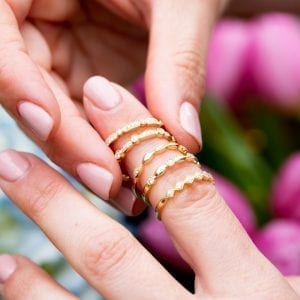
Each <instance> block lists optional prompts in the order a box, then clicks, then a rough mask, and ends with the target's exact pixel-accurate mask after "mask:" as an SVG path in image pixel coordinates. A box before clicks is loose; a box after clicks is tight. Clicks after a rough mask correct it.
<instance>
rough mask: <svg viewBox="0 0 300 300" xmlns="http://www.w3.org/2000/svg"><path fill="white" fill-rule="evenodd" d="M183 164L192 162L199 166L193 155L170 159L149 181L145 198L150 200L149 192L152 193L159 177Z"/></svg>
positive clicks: (144, 191)
mask: <svg viewBox="0 0 300 300" xmlns="http://www.w3.org/2000/svg"><path fill="white" fill-rule="evenodd" d="M183 162H192V163H194V164H199V162H198V160H197V158H196V157H195V156H194V155H193V154H191V153H187V154H186V155H180V156H177V157H175V158H173V159H169V160H168V161H167V163H165V164H164V165H161V166H160V167H158V168H157V169H156V171H155V172H154V174H153V175H152V176H151V177H149V178H148V179H147V181H146V184H145V186H144V188H143V195H144V197H145V198H146V199H147V198H148V194H149V192H150V191H151V189H152V188H153V186H154V185H155V184H156V182H157V179H158V178H159V177H161V176H163V175H164V174H165V173H166V172H167V170H168V169H170V168H172V167H173V166H175V165H176V164H179V163H183Z"/></svg>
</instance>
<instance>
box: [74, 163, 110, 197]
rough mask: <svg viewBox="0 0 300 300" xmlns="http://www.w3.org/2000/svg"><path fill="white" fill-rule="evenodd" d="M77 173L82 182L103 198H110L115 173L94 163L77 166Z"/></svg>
mask: <svg viewBox="0 0 300 300" xmlns="http://www.w3.org/2000/svg"><path fill="white" fill-rule="evenodd" d="M77 174H78V176H79V177H80V179H81V180H82V182H83V183H84V184H85V185H86V186H87V187H89V188H90V189H91V190H92V191H93V192H94V193H96V194H97V195H98V196H100V197H101V198H102V199H103V200H108V199H109V193H110V189H111V186H112V182H113V179H114V178H113V175H112V174H111V173H110V172H109V171H107V170H106V169H104V168H101V167H99V166H97V165H95V164H93V163H82V164H80V165H78V166H77Z"/></svg>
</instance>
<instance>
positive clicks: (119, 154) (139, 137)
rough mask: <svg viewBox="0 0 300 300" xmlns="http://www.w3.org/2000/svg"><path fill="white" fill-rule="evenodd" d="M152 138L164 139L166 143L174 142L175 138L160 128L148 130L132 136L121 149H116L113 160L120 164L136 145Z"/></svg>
mask: <svg viewBox="0 0 300 300" xmlns="http://www.w3.org/2000/svg"><path fill="white" fill-rule="evenodd" d="M154 137H158V138H164V139H167V140H168V141H170V142H171V141H172V142H175V138H174V137H173V136H172V135H171V134H170V133H168V132H167V131H165V130H164V129H162V128H156V129H148V130H145V131H143V132H141V133H139V134H134V135H132V136H131V138H130V140H129V141H128V142H126V143H125V144H124V145H123V146H122V148H121V149H118V150H117V151H116V152H115V158H116V160H117V161H118V162H120V161H121V160H122V159H123V158H124V157H125V155H126V154H127V153H128V152H129V151H130V150H131V149H132V148H133V147H134V146H136V145H138V144H140V143H141V142H143V141H145V140H147V139H150V138H154Z"/></svg>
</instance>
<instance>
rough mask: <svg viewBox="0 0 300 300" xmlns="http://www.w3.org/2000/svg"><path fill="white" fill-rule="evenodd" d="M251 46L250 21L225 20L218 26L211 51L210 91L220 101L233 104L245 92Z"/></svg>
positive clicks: (209, 53)
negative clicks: (242, 91)
mask: <svg viewBox="0 0 300 300" xmlns="http://www.w3.org/2000/svg"><path fill="white" fill-rule="evenodd" d="M250 47H251V35H250V31H249V25H248V24H247V22H244V21H239V20H234V19H232V20H230V19H224V20H223V21H220V22H219V23H218V24H217V26H216V28H215V30H214V33H213V35H212V38H211V41H210V45H209V51H208V63H207V90H208V92H209V93H210V94H213V95H215V96H217V99H218V100H226V101H232V99H233V98H235V97H236V95H237V94H239V92H240V91H241V90H242V89H243V87H244V85H245V84H244V83H245V81H247V80H246V78H247V76H248V75H247V73H248V65H249V63H248V60H249V54H250V52H249V49H250ZM244 79H245V80H244Z"/></svg>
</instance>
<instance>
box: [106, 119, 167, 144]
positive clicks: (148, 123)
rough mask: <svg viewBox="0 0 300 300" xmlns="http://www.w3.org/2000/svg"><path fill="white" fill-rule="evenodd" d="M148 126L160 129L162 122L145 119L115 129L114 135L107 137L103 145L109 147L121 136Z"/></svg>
mask: <svg viewBox="0 0 300 300" xmlns="http://www.w3.org/2000/svg"><path fill="white" fill-rule="evenodd" d="M148 126H155V127H162V126H163V122H162V121H159V120H157V119H155V118H151V117H149V118H146V119H143V120H139V121H133V122H131V123H128V124H126V125H125V126H123V127H122V128H119V129H117V130H116V131H115V132H114V133H112V134H111V135H109V136H108V137H107V139H106V140H105V143H106V145H107V146H110V145H111V144H112V143H114V142H115V141H116V140H117V139H118V138H120V137H121V136H122V135H124V134H126V133H128V132H131V131H133V130H135V129H137V128H140V127H148Z"/></svg>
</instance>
